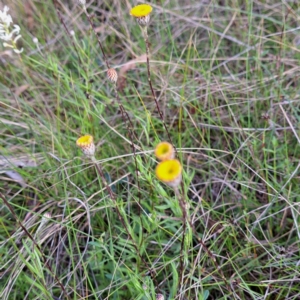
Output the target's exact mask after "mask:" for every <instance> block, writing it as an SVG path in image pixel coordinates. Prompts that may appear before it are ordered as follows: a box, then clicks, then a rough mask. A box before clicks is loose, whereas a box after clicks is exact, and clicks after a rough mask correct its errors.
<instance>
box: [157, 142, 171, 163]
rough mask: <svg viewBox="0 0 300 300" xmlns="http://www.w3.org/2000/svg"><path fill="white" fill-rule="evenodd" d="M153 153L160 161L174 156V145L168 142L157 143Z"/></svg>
mask: <svg viewBox="0 0 300 300" xmlns="http://www.w3.org/2000/svg"><path fill="white" fill-rule="evenodd" d="M154 154H155V156H156V157H157V159H158V160H161V161H164V160H167V159H174V158H175V150H174V147H173V146H172V144H170V143H168V142H161V143H159V144H158V145H157V146H156V148H155V150H154Z"/></svg>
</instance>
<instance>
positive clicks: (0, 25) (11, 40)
mask: <svg viewBox="0 0 300 300" xmlns="http://www.w3.org/2000/svg"><path fill="white" fill-rule="evenodd" d="M8 11H9V8H8V7H7V6H4V9H3V11H1V10H0V39H1V40H3V41H4V42H3V46H4V47H9V48H12V49H13V50H14V51H15V52H16V53H21V52H22V51H23V48H22V49H18V48H17V40H18V39H19V38H20V37H21V35H20V34H19V33H20V27H19V26H18V25H13V29H12V30H11V28H10V26H11V23H13V21H12V18H11V15H9V14H8V13H7V12H8ZM14 36H15V37H14ZM6 42H8V43H6Z"/></svg>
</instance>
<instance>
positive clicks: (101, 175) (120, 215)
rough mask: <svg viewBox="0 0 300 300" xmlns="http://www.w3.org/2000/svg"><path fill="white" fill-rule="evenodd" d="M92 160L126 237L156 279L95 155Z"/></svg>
mask: <svg viewBox="0 0 300 300" xmlns="http://www.w3.org/2000/svg"><path fill="white" fill-rule="evenodd" d="M92 161H93V163H94V165H95V168H96V170H97V172H98V174H99V176H100V177H101V179H102V181H103V184H104V186H105V188H106V190H107V192H108V193H109V195H110V198H111V199H112V201H113V202H114V204H115V207H116V211H117V214H118V218H119V220H120V222H121V223H122V225H123V227H124V228H125V230H126V232H127V235H128V237H129V239H130V240H131V241H132V244H133V246H134V248H135V250H136V252H137V255H138V256H139V258H140V259H141V261H142V262H143V263H144V264H145V266H146V268H147V269H148V271H149V273H150V274H151V277H152V279H153V280H154V281H156V280H155V276H154V275H155V271H154V270H153V269H152V268H151V267H149V265H148V263H147V262H146V261H145V260H144V258H143V257H142V256H141V254H140V251H139V249H138V246H137V245H136V243H135V241H134V239H133V237H132V235H131V234H130V232H129V230H128V228H127V226H126V223H125V220H124V218H123V217H122V214H121V212H120V210H119V208H118V203H117V199H116V197H115V194H114V192H113V191H112V189H111V187H110V186H109V184H108V183H107V182H106V180H105V177H104V174H103V171H102V169H101V167H100V166H99V165H98V163H97V161H96V159H95V157H92Z"/></svg>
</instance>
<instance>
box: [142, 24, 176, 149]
mask: <svg viewBox="0 0 300 300" xmlns="http://www.w3.org/2000/svg"><path fill="white" fill-rule="evenodd" d="M141 29H142V32H143V36H144V41H145V45H146V59H147V75H148V83H149V87H150V90H151V94H152V97H153V99H154V102H155V105H156V109H157V111H158V114H159V116H160V119H161V121H162V123H163V125H164V128H165V130H166V132H167V135H168V139H169V142H170V143H171V144H172V145H173V147H174V149H175V151H176V153H177V149H176V147H175V145H174V143H173V142H172V139H171V135H170V133H169V130H168V127H167V125H166V123H165V121H164V117H163V114H162V112H161V110H160V108H159V104H158V101H157V98H156V95H155V92H154V89H153V85H152V81H151V69H150V47H149V38H148V31H147V26H141Z"/></svg>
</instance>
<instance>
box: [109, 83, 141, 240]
mask: <svg viewBox="0 0 300 300" xmlns="http://www.w3.org/2000/svg"><path fill="white" fill-rule="evenodd" d="M114 90H115V96H116V99H117V102H118V104H119V107H120V110H121V114H122V117H123V120H124V122H125V124H127V122H126V119H127V121H128V123H129V125H127V128H128V129H129V130H128V132H129V135H130V141H131V148H132V152H133V157H134V163H135V173H136V178H137V186H138V213H139V217H140V221H141V226H142V227H143V219H142V217H141V207H142V203H141V187H140V181H139V180H138V178H139V171H138V164H137V159H136V149H135V146H134V144H133V139H134V137H135V139H136V140H138V138H137V137H136V136H135V134H134V129H133V124H132V122H131V120H130V117H129V115H128V113H127V111H126V110H125V108H124V106H123V104H122V103H121V100H120V96H119V92H118V90H117V84H116V83H115V84H114ZM142 240H143V239H142Z"/></svg>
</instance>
